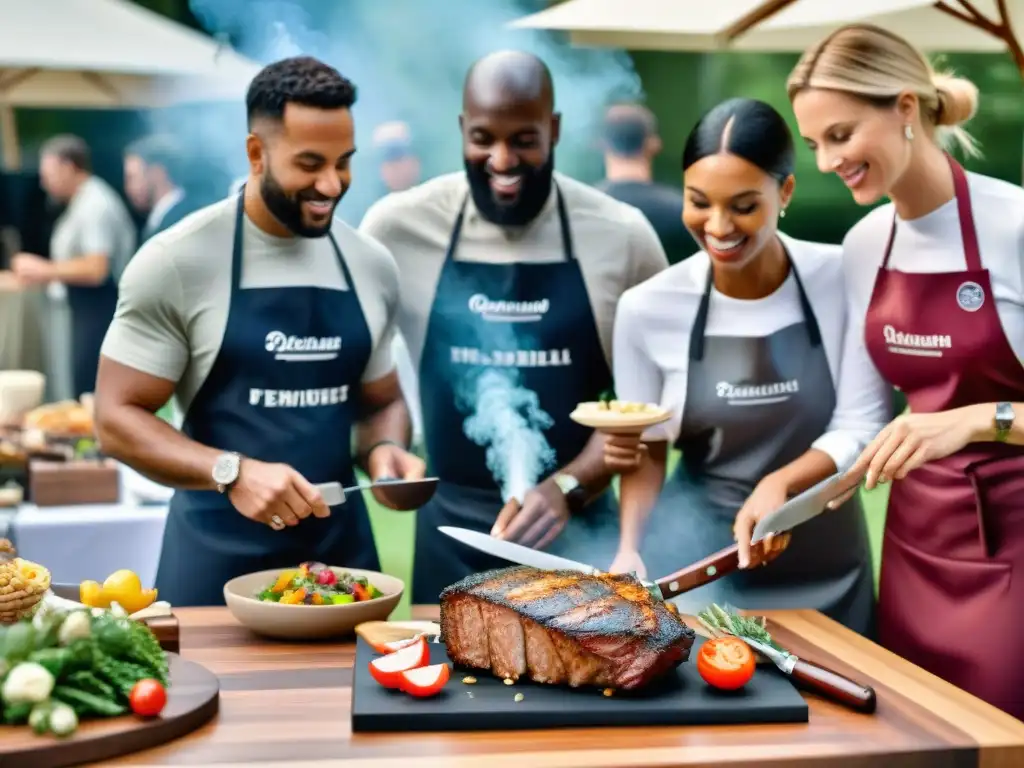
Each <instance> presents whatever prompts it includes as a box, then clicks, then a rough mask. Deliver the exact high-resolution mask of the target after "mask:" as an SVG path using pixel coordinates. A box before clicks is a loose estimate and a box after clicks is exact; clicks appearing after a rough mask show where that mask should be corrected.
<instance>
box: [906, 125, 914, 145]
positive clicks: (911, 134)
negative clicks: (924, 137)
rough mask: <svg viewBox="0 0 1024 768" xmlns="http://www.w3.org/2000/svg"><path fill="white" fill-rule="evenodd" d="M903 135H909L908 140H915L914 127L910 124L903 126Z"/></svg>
mask: <svg viewBox="0 0 1024 768" xmlns="http://www.w3.org/2000/svg"><path fill="white" fill-rule="evenodd" d="M903 135H904V136H906V137H907V141H913V140H914V129H913V128H911V127H910V125H909V124H908V125H905V126H903Z"/></svg>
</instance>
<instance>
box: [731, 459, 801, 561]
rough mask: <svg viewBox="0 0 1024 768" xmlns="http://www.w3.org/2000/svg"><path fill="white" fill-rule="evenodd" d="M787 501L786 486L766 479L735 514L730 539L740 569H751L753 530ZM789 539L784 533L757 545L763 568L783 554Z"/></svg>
mask: <svg viewBox="0 0 1024 768" xmlns="http://www.w3.org/2000/svg"><path fill="white" fill-rule="evenodd" d="M788 498H789V492H788V489H787V488H786V486H785V484H784V483H783V482H782V481H781V480H779V479H778V478H776V477H774V476H772V475H768V476H767V477H765V478H764V479H763V480H761V482H759V483H758V484H757V487H756V488H754V492H753V493H751V494H750V496H748V497H747V500H746V501H745V502H744V503H743V506H742V507H741V508H740V511H739V512H738V513H736V522H735V523H733V527H732V532H733V538H735V539H736V543H737V544H739V549H740V551H739V555H740V568H746V567H747V566H748V565H750V548H751V544H750V539H751V536H753V533H754V526H756V525H757V524H758V522H759V521H760V520H761V519H762V518H764V517H765V516H767V515H769V514H771V513H772V512H774V511H775V510H777V509H778V508H779V507H781V506H782V505H783V504H785V503H786V501H787V499H788ZM789 538H790V535H789V534H788V533H783V534H781V535H779V536H772V535H771V534H768V535H767V536H765V537H764V540H763V541H762V542H761V543H760V544H759V546H761V547H762V548H763V552H764V553H765V558H764V560H763V564H767V563H769V562H771V561H772V560H774V559H775V558H776V557H778V556H779V555H780V554H782V552H783V550H785V549H786V547H788V546H789Z"/></svg>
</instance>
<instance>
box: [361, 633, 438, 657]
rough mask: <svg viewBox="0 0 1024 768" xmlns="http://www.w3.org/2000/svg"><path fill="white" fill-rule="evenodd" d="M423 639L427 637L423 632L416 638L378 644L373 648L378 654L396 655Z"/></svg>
mask: <svg viewBox="0 0 1024 768" xmlns="http://www.w3.org/2000/svg"><path fill="white" fill-rule="evenodd" d="M421 637H426V635H425V634H424V633H422V632H421V633H420V634H418V635H416V636H415V637H407V638H405V639H403V640H391V641H390V642H387V643H377V644H376V645H375V646H373V650H375V651H376V652H377V653H394V652H395V651H400V650H402V649H403V648H408V647H409V646H410V645H412V644H413V643H415V642H416V641H417V640H419V639H420V638H421Z"/></svg>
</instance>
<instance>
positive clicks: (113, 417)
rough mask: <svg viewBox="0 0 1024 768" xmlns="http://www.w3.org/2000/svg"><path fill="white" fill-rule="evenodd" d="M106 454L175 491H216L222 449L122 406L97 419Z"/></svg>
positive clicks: (152, 415) (134, 407)
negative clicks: (216, 467) (215, 471)
mask: <svg viewBox="0 0 1024 768" xmlns="http://www.w3.org/2000/svg"><path fill="white" fill-rule="evenodd" d="M97 432H98V435H99V442H100V447H101V449H102V450H103V452H104V453H105V454H106V455H108V456H111V457H112V458H115V459H117V460H118V461H120V462H122V463H123V464H127V465H128V466H129V467H131V468H132V469H134V470H135V471H136V472H139V473H140V474H142V475H145V476H146V477H148V478H149V479H150V480H153V481H154V482H157V483H160V484H161V485H167V486H170V487H172V488H184V489H190V490H214V489H215V488H216V484H215V483H214V482H213V465H214V463H215V462H216V460H217V457H218V456H219V455H220V454H221V453H223V450H222V449H217V448H211V447H209V446H205V445H203V444H201V443H197V442H196V441H195V440H192V439H190V438H188V437H186V436H185V435H184V434H183V433H182V432H179V431H178V430H177V429H175V428H174V427H173V426H171V425H170V424H168V423H167V422H166V421H164V420H163V419H161V418H159V417H158V416H156V415H155V414H152V413H150V412H149V411H147V410H145V409H144V408H140V407H138V406H135V405H119V406H117V407H116V409H115V410H114V411H113V412H112V413H109V414H106V413H105V414H103V415H102V417H100V418H98V419H97Z"/></svg>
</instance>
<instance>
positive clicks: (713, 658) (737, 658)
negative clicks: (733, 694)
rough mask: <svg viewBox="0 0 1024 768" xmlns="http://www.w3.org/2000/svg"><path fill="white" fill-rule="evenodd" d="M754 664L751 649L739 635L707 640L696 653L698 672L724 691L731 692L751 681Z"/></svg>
mask: <svg viewBox="0 0 1024 768" xmlns="http://www.w3.org/2000/svg"><path fill="white" fill-rule="evenodd" d="M756 666H757V661H756V659H755V657H754V652H753V651H752V650H750V646H749V645H747V644H746V643H745V642H743V641H742V640H740V639H739V638H738V637H731V636H727V637H716V638H713V639H711V640H708V641H707V642H706V643H704V645H702V646H701V648H700V652H699V653H698V654H697V671H698V672H699V673H700V676H701V677H702V678H704V682H706V683H707V684H708V685H711V686H713V687H715V688H721V689H722V690H724V691H734V690H736V689H738V688H742V687H743V686H744V685H746V684H747V683H748V682H750V678H752V677H753V676H754V668H755V667H756Z"/></svg>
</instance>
